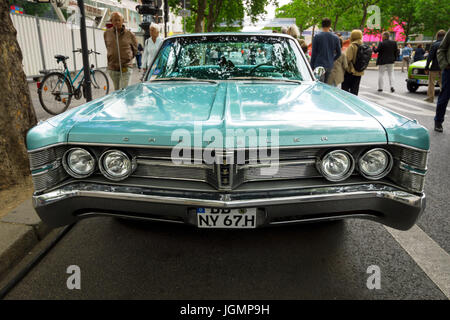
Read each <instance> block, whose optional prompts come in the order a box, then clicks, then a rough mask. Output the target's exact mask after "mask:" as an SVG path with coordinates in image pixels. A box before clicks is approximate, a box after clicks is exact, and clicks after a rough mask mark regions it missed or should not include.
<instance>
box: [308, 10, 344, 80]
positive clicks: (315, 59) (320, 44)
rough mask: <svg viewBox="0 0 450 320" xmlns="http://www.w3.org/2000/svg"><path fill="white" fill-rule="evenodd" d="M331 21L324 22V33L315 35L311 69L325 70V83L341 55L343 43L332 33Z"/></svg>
mask: <svg viewBox="0 0 450 320" xmlns="http://www.w3.org/2000/svg"><path fill="white" fill-rule="evenodd" d="M330 27H331V20H330V19H328V18H324V19H323V20H322V32H320V33H319V34H317V35H315V36H314V38H313V40H312V52H311V67H312V68H313V69H315V68H317V67H324V68H325V79H324V80H323V81H324V82H325V83H326V82H327V80H328V77H329V75H330V73H331V69H333V64H334V61H336V59H337V58H339V56H340V55H341V43H340V41H339V38H338V37H337V36H336V35H335V34H334V33H332V32H330Z"/></svg>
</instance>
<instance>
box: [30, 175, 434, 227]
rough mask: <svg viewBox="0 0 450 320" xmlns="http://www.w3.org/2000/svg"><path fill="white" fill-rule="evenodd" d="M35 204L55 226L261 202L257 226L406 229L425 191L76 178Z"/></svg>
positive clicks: (191, 214) (169, 216)
mask: <svg viewBox="0 0 450 320" xmlns="http://www.w3.org/2000/svg"><path fill="white" fill-rule="evenodd" d="M33 204H34V207H35V208H36V211H37V212H38V214H39V216H40V217H41V219H42V220H43V221H44V222H46V223H47V224H48V225H50V226H54V227H56V226H61V225H65V224H69V223H72V222H74V221H76V220H78V219H81V218H85V217H89V216H95V215H114V216H120V217H129V218H135V219H143V220H145V219H149V220H167V221H171V222H184V223H189V224H195V223H196V219H195V208H198V207H208V208H209V207H211V208H243V207H256V208H258V211H259V212H260V215H261V218H260V223H259V224H258V226H265V225H275V224H283V223H294V222H306V221H317V220H330V219H342V218H347V217H359V218H366V219H370V220H374V221H377V222H380V223H383V224H385V225H388V226H391V227H393V228H397V229H402V230H406V229H409V228H410V227H412V226H413V225H414V224H415V222H416V221H417V219H418V217H419V216H420V214H421V213H422V212H423V210H424V208H425V195H424V194H421V195H416V194H412V193H408V192H405V191H402V190H399V189H396V188H394V187H392V186H387V185H383V184H374V183H367V184H355V185H348V186H327V187H317V188H307V189H296V190H285V191H280V190H277V191H266V192H230V193H223V192H219V191H217V192H193V191H183V190H164V189H156V188H141V187H127V186H112V185H103V184H96V183H75V184H70V185H67V186H64V187H61V188H60V189H57V190H55V191H51V192H48V193H45V194H41V195H35V196H33Z"/></svg>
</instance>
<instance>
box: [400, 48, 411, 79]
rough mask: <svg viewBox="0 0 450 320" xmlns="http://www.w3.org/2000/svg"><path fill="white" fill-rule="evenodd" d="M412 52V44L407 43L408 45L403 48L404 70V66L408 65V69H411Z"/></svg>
mask: <svg viewBox="0 0 450 320" xmlns="http://www.w3.org/2000/svg"><path fill="white" fill-rule="evenodd" d="M411 52H412V48H411V44H409V43H408V44H407V45H406V47H404V48H403V50H402V72H404V71H403V68H404V67H405V65H406V71H408V69H409V62H410V60H411Z"/></svg>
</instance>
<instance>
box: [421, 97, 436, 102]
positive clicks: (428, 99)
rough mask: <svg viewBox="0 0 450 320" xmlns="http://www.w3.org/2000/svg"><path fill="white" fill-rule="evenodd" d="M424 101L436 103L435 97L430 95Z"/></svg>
mask: <svg viewBox="0 0 450 320" xmlns="http://www.w3.org/2000/svg"><path fill="white" fill-rule="evenodd" d="M423 101H426V102H431V103H434V98H430V97H428V98H425V99H423Z"/></svg>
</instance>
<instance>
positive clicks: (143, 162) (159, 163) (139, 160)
mask: <svg viewBox="0 0 450 320" xmlns="http://www.w3.org/2000/svg"><path fill="white" fill-rule="evenodd" d="M180 160H181V159H180ZM137 164H138V165H145V166H166V167H179V168H183V167H186V168H193V169H209V170H212V169H213V166H212V165H211V166H208V165H206V164H195V163H194V164H186V163H181V164H176V163H173V162H172V161H157V160H144V159H142V158H137Z"/></svg>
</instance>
